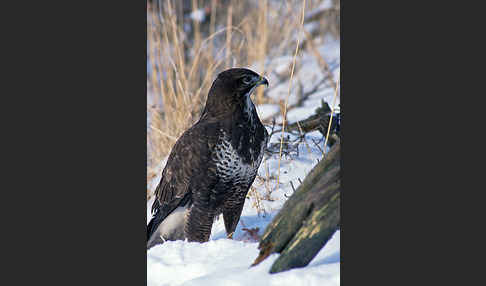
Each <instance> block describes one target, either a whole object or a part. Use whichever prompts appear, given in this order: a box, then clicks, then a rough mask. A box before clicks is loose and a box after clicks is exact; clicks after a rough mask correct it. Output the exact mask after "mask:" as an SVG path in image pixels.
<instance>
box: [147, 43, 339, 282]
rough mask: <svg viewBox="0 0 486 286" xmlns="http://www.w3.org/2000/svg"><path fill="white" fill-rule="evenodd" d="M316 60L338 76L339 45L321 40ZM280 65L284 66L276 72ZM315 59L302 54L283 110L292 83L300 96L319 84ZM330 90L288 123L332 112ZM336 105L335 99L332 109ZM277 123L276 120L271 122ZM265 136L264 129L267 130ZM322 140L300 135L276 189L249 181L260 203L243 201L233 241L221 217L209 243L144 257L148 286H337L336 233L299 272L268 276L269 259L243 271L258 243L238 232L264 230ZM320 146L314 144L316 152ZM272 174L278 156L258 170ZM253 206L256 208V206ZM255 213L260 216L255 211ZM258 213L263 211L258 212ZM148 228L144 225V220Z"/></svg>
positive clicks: (274, 91) (167, 247) (170, 247)
mask: <svg viewBox="0 0 486 286" xmlns="http://www.w3.org/2000/svg"><path fill="white" fill-rule="evenodd" d="M318 50H319V52H320V54H321V55H322V57H323V58H324V59H325V60H326V62H327V63H328V64H329V66H330V68H331V70H332V74H333V76H334V79H337V78H338V75H339V41H338V40H337V41H336V40H330V39H326V41H325V42H324V43H323V44H322V45H320V46H319V47H318ZM289 59H290V60H291V57H288V56H287V57H282V58H277V59H274V61H275V63H276V64H275V65H274V66H275V68H274V69H273V70H276V71H277V72H278V70H279V69H284V68H285V65H286V64H288V61H289ZM282 66H284V67H283V68H282ZM321 70H322V69H321V68H320V67H319V65H318V63H317V61H316V59H315V58H314V57H313V55H311V54H307V53H304V54H303V55H302V57H301V59H300V64H299V68H298V69H296V72H295V75H294V82H293V84H292V85H293V88H292V90H291V95H290V97H289V105H290V104H293V103H294V102H296V100H297V98H296V96H295V94H296V92H297V87H298V82H299V81H300V82H301V83H302V84H303V87H304V92H305V91H307V90H310V89H312V88H313V87H314V85H315V84H316V83H317V82H319V81H320V80H321V79H322V78H323V77H324V74H323V73H322V72H321ZM266 76H267V78H268V79H269V82H270V85H272V82H278V80H277V78H276V75H274V74H272V73H269V74H267V75H266ZM288 86H289V82H288V81H283V82H281V83H279V84H278V85H276V86H273V87H272V86H271V87H272V88H271V90H270V91H269V94H268V96H269V97H271V98H273V99H285V97H286V95H287V93H288ZM333 96H334V90H333V89H332V88H331V87H330V86H329V85H325V84H323V85H322V88H319V89H318V91H317V92H316V93H314V94H312V95H311V96H310V97H309V98H308V99H307V100H306V101H305V102H304V104H303V105H302V106H301V107H297V108H294V109H293V110H291V111H289V112H288V117H287V118H288V120H289V122H288V123H289V124H291V123H293V122H295V121H296V120H302V119H305V118H307V117H308V116H309V115H312V114H314V113H315V109H316V108H317V107H319V106H320V101H321V99H323V100H325V101H326V102H328V103H329V105H330V106H331V107H332V106H333V105H332V104H333V101H332V99H333ZM338 104H339V95H338V98H337V100H336V103H335V106H336V107H337V105H338ZM257 111H258V113H259V116H260V118H265V117H266V116H268V115H271V114H274V113H275V112H278V111H279V107H278V105H273V104H265V105H261V106H257ZM279 121H281V118H280V117H277V122H279ZM268 131H269V132H270V129H269V128H268ZM319 140H322V135H321V134H320V133H319V132H317V131H316V132H311V133H308V134H306V142H307V144H299V146H298V155H297V154H296V153H294V154H291V155H290V156H288V157H283V158H282V161H281V165H280V184H279V185H278V186H276V180H275V179H270V180H268V181H262V180H260V179H258V177H257V179H256V180H255V182H254V184H253V187H254V188H255V190H256V191H257V192H258V195H259V196H260V197H261V198H264V197H265V196H267V198H270V200H268V199H261V200H258V199H257V196H255V195H253V196H251V198H247V201H246V203H245V206H244V209H243V213H242V215H241V218H240V222H239V224H238V227H237V229H236V232H235V234H234V236H233V238H234V239H233V240H230V239H226V233H225V228H224V223H223V219H222V217H220V218H219V219H217V220H216V222H215V223H214V224H213V228H212V233H211V237H210V241H209V242H207V243H189V242H185V241H169V242H166V243H164V244H162V245H157V246H154V247H153V248H151V249H150V250H149V251H148V252H147V278H148V285H158V286H161V285H225V286H226V285H339V284H340V231H337V232H336V233H335V234H334V236H333V237H332V239H331V240H330V241H329V242H328V243H327V244H326V246H325V247H324V248H323V249H321V251H320V252H319V254H318V255H317V256H316V257H314V259H313V260H312V262H311V263H310V264H309V265H308V266H307V267H304V268H300V269H293V270H290V271H286V272H282V273H278V274H268V271H269V269H270V267H271V265H272V263H273V262H274V261H275V259H276V258H277V257H278V254H274V255H271V256H270V257H268V258H267V259H266V260H264V261H263V262H262V263H260V264H259V265H257V266H255V267H249V266H250V265H251V264H252V263H253V261H254V260H255V258H256V257H257V256H258V249H257V247H258V242H257V241H255V240H254V239H253V238H252V237H251V236H250V235H249V234H248V232H246V231H244V230H243V228H247V229H255V228H259V231H258V234H259V235H262V234H263V231H264V230H265V227H266V226H267V225H268V224H269V223H270V222H271V220H272V218H273V217H274V216H275V215H276V214H277V213H278V211H279V210H280V209H281V207H282V205H283V204H284V202H285V200H286V199H287V197H288V196H290V195H292V192H293V189H292V186H291V184H290V182H292V183H293V185H294V187H295V188H297V187H298V186H299V184H300V182H299V179H301V180H303V179H304V178H305V176H306V175H307V174H308V173H309V172H310V171H311V170H312V168H313V167H314V166H315V165H316V164H317V162H318V159H321V157H322V152H321V149H319V147H317V146H316V144H314V141H315V142H317V141H319ZM271 142H280V134H275V135H274V136H272V138H271V141H270V143H271ZM322 146H323V143H321V144H320V147H321V148H322ZM164 164H165V161H164V162H162V163H161V165H160V171H159V172H158V173H159V176H157V177H155V178H154V180H153V181H152V182H149V188H150V189H155V187H156V184H157V183H158V181H159V180H160V173H161V171H162V168H163V166H164ZM277 170H278V155H274V156H272V157H269V158H266V159H264V161H263V162H262V164H261V166H260V169H259V172H258V174H259V176H261V177H263V178H266V177H267V173H268V174H269V175H273V176H276V175H277ZM152 202H153V199H151V200H150V201H149V202H148V203H147V220H150V218H151V215H150V207H151V205H152ZM257 204H259V207H258V208H257V207H256V205H257ZM258 209H260V211H259V210H258ZM263 210H264V211H263ZM147 223H148V221H147Z"/></svg>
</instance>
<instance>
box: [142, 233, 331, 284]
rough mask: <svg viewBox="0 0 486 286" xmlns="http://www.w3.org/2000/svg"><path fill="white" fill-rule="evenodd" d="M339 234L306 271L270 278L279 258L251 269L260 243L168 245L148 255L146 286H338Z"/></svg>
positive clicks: (170, 243) (151, 250)
mask: <svg viewBox="0 0 486 286" xmlns="http://www.w3.org/2000/svg"><path fill="white" fill-rule="evenodd" d="M339 240H340V231H337V232H336V233H335V234H334V235H333V237H332V238H331V240H329V242H328V243H327V244H326V245H325V247H324V248H322V249H321V250H320V252H319V253H318V254H317V256H316V257H314V259H313V260H312V262H311V263H310V264H309V265H308V266H307V267H304V268H298V269H292V270H289V271H285V272H281V273H277V274H269V273H268V271H269V270H270V267H271V266H272V263H273V262H274V261H275V260H276V259H277V257H278V254H273V255H271V256H269V257H268V258H267V259H266V260H264V261H263V262H261V263H260V264H258V265H257V266H254V267H250V265H251V264H252V263H253V261H254V260H255V258H256V257H257V255H258V248H257V247H258V243H256V242H253V243H248V242H243V241H237V240H230V239H217V240H210V241H209V242H207V243H198V242H184V241H168V242H166V243H164V244H162V245H157V246H154V247H153V248H151V249H150V250H149V252H148V254H147V274H148V276H147V277H148V284H147V285H149V286H150V285H184V286H189V285H198V286H201V285H212V286H217V285H221V286H227V285H235V286H236V285H289V286H290V285H292V286H294V285H339V283H340V277H339V267H340V262H339V255H340V250H339V247H340V243H339Z"/></svg>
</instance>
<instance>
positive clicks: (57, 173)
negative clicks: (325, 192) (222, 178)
mask: <svg viewBox="0 0 486 286" xmlns="http://www.w3.org/2000/svg"><path fill="white" fill-rule="evenodd" d="M343 2H344V1H343V0H342V1H341V5H342V6H341V9H342V10H341V20H342V26H341V33H342V35H341V77H342V78H341V110H342V112H343V114H345V115H343V118H342V134H343V194H342V208H341V210H342V226H341V240H342V241H341V283H343V285H368V284H369V285H396V284H405V285H417V284H419V285H421V284H425V283H426V281H427V282H428V283H429V284H431V285H435V284H436V283H438V280H440V279H444V280H445V281H446V282H449V283H454V282H455V283H456V285H466V284H465V283H467V281H468V280H471V281H472V279H473V278H472V276H471V275H470V274H471V273H474V272H475V269H476V268H477V267H480V266H481V263H479V264H475V263H473V262H472V261H471V260H470V259H469V256H471V255H472V256H477V257H481V254H482V253H484V252H483V249H482V248H480V247H477V246H480V245H481V243H480V244H479V245H478V244H473V242H474V241H479V242H481V239H482V238H483V237H481V236H479V235H478V234H476V233H473V231H474V230H475V229H478V230H480V229H481V227H477V225H481V222H482V217H484V208H483V207H482V200H480V199H473V198H472V197H471V194H476V193H481V192H482V191H484V190H483V189H484V184H482V182H481V175H482V174H480V173H481V171H482V167H481V163H482V160H481V158H482V155H481V154H480V153H476V152H475V151H474V152H471V153H472V154H471V153H466V152H467V151H470V150H472V147H473V146H474V145H475V146H479V147H480V149H482V148H481V147H482V146H483V145H482V141H480V140H479V139H478V138H476V137H474V135H475V134H478V133H482V132H481V127H482V122H484V121H482V120H481V119H480V118H479V115H480V114H481V106H482V105H476V104H473V103H471V101H470V99H469V98H468V99H467V100H466V98H465V96H466V95H468V94H470V95H473V97H484V88H482V87H480V86H478V87H472V85H471V84H472V83H480V84H481V83H482V82H483V81H484V80H482V77H483V76H484V75H483V73H481V72H478V73H476V72H473V71H472V70H471V69H469V66H467V65H470V64H472V65H475V66H478V67H481V66H482V63H483V62H484V60H483V57H482V56H481V54H482V52H481V50H482V48H483V47H482V46H480V45H479V43H478V42H476V41H475V40H476V39H479V38H481V36H480V35H481V33H480V32H481V31H475V30H474V29H479V30H480V29H481V27H483V26H484V24H481V23H478V22H477V21H476V19H478V18H480V15H475V14H474V12H473V11H474V10H475V9H473V8H470V7H469V6H466V5H458V4H453V5H451V6H449V7H446V6H444V5H446V4H444V3H441V4H440V5H438V4H437V5H433V4H425V3H423V2H420V1H417V2H415V3H414V2H411V1H407V2H403V1H402V2H394V1H387V2H383V3H371V2H368V1H353V2H346V3H343ZM9 4H13V5H18V6H16V7H13V6H10V7H8V8H3V9H1V10H3V13H5V14H10V16H11V17H9V19H7V18H4V17H2V18H3V19H4V20H2V26H3V29H4V33H3V39H2V42H3V44H2V45H3V52H2V55H3V58H4V60H3V69H4V75H3V76H2V78H3V80H2V89H3V91H2V94H1V106H2V110H3V111H2V116H1V122H2V125H1V126H2V135H3V136H2V137H3V139H2V145H3V148H2V153H3V155H2V161H3V165H4V168H3V169H4V171H3V172H2V173H3V174H2V182H3V185H4V186H3V187H2V194H3V196H4V198H3V199H2V216H1V217H2V241H3V243H2V256H3V258H4V259H5V260H6V261H7V264H4V266H3V268H4V270H3V271H2V274H3V278H4V279H9V280H11V282H14V285H25V284H27V281H26V280H30V281H29V282H30V283H44V282H45V283H48V284H49V285H72V284H81V285H103V284H105V285H145V284H146V249H145V238H146V234H145V231H146V221H145V220H146V202H145V190H146V95H145V94H146V16H145V13H146V3H145V2H144V1H125V2H123V1H110V2H107V1H103V2H101V1H82V2H80V1H76V2H69V3H68V2H66V1H59V2H57V3H56V2H49V4H48V3H44V2H39V3H37V2H35V3H30V4H29V3H26V2H22V3H9ZM427 5H430V6H427ZM459 6H460V7H459ZM460 17H462V18H460ZM476 50H479V53H474V51H476ZM483 50H484V49H483ZM473 54H474V55H473ZM476 55H477V56H476ZM474 107H476V108H477V109H478V110H474ZM474 123H476V124H478V125H479V126H478V128H479V132H478V131H472V130H471V128H470V126H472V125H473V124H474ZM483 129H484V128H483ZM473 162H477V163H479V164H480V165H478V166H479V167H477V168H474V169H473V170H471V169H466V167H469V166H471V165H472V163H473ZM474 170H475V171H474ZM472 178H479V179H480V180H479V181H478V182H475V183H473V182H472ZM476 223H478V224H476ZM467 247H469V248H467ZM468 255H469V256H468ZM460 270H462V271H465V273H460Z"/></svg>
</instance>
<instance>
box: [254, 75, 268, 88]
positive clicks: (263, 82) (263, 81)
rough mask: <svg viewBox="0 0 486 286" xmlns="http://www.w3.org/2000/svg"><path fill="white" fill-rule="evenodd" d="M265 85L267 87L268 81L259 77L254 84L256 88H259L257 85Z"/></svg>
mask: <svg viewBox="0 0 486 286" xmlns="http://www.w3.org/2000/svg"><path fill="white" fill-rule="evenodd" d="M262 84H264V85H266V86H267V87H268V80H267V79H266V78H264V77H263V76H260V79H259V80H258V81H257V83H256V86H259V85H262Z"/></svg>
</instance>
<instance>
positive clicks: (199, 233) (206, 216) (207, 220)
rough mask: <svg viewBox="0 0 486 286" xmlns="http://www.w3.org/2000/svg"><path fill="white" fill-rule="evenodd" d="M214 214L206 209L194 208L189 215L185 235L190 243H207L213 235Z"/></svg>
mask: <svg viewBox="0 0 486 286" xmlns="http://www.w3.org/2000/svg"><path fill="white" fill-rule="evenodd" d="M213 220H214V213H213V212H212V211H209V210H207V209H206V208H201V207H196V206H193V207H192V208H191V211H190V213H189V215H188V218H187V221H186V225H185V226H184V233H185V236H186V238H187V240H188V241H197V242H206V241H208V240H209V236H210V235H211V228H212V226H213Z"/></svg>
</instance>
